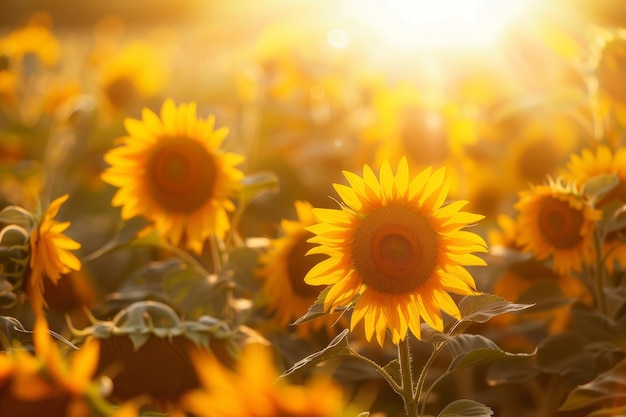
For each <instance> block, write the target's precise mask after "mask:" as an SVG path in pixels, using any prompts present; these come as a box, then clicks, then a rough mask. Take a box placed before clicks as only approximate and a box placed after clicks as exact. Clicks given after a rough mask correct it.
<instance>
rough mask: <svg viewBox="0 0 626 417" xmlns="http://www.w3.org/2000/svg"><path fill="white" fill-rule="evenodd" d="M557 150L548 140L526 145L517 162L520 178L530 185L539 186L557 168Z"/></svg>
mask: <svg viewBox="0 0 626 417" xmlns="http://www.w3.org/2000/svg"><path fill="white" fill-rule="evenodd" d="M558 154H559V152H558V150H557V149H556V147H555V146H554V144H553V143H551V142H550V141H549V140H537V141H535V142H533V143H530V144H528V145H527V146H526V147H525V148H524V149H523V150H522V153H521V155H520V157H519V160H518V170H519V171H518V172H519V175H520V176H521V178H522V179H523V180H525V181H527V182H530V183H532V184H541V183H542V182H544V181H545V179H546V176H547V175H549V174H553V173H554V171H555V170H556V169H557V168H558V166H559V163H560V161H559V157H558V156H557V155H558Z"/></svg>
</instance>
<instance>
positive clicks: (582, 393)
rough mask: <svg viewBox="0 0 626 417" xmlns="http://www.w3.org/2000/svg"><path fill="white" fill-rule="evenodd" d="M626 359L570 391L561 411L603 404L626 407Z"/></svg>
mask: <svg viewBox="0 0 626 417" xmlns="http://www.w3.org/2000/svg"><path fill="white" fill-rule="evenodd" d="M625 392H626V359H625V360H622V361H621V362H619V363H618V364H616V365H615V366H614V367H613V368H612V369H610V370H609V371H607V372H604V373H602V374H600V375H599V376H598V377H597V378H595V379H594V380H593V381H591V382H589V383H586V384H584V385H580V386H578V387H576V388H574V389H573V390H572V391H570V393H569V395H568V396H567V398H566V399H565V402H564V403H563V405H561V407H560V408H559V411H571V410H578V409H580V408H586V407H589V406H592V405H596V404H598V403H601V402H607V403H609V404H612V405H613V406H617V405H620V406H624V405H626V395H625V394H624V393H625Z"/></svg>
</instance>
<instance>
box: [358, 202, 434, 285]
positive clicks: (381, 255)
mask: <svg viewBox="0 0 626 417" xmlns="http://www.w3.org/2000/svg"><path fill="white" fill-rule="evenodd" d="M437 248H438V238H437V234H436V232H435V231H434V230H433V228H432V227H431V226H430V224H429V223H428V221H427V219H426V218H425V217H424V216H423V215H421V214H420V213H418V212H416V211H414V210H412V209H410V208H408V207H401V206H388V207H382V208H380V209H378V210H376V211H374V212H373V213H371V214H369V215H367V216H366V217H365V218H364V219H363V220H362V222H361V224H360V225H359V227H358V229H357V230H356V232H355V234H354V243H353V252H352V258H353V261H354V265H355V268H356V270H357V271H358V273H359V275H360V276H361V277H362V280H363V283H364V284H366V285H368V286H370V287H372V288H374V289H376V290H378V291H380V292H384V293H388V294H406V293H408V292H412V291H414V290H416V289H418V288H419V287H421V286H422V284H424V283H425V282H426V281H428V279H429V278H430V277H431V275H432V273H433V271H434V270H435V267H436V265H437Z"/></svg>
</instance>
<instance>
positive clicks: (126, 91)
mask: <svg viewBox="0 0 626 417" xmlns="http://www.w3.org/2000/svg"><path fill="white" fill-rule="evenodd" d="M104 94H105V95H106V96H107V98H108V99H109V101H110V102H111V104H112V105H113V106H114V107H116V108H123V107H125V106H126V105H128V104H129V103H131V102H132V101H133V100H134V99H135V96H136V95H137V90H136V89H135V84H133V82H132V80H131V79H130V78H128V77H119V78H116V79H115V80H113V81H111V82H110V83H109V84H108V85H107V86H106V87H105V88H104Z"/></svg>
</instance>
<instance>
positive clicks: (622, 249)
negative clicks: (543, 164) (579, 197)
mask: <svg viewBox="0 0 626 417" xmlns="http://www.w3.org/2000/svg"><path fill="white" fill-rule="evenodd" d="M610 174H615V175H617V178H618V183H617V185H616V186H615V188H613V189H612V190H611V191H610V192H609V193H608V194H607V195H606V196H604V197H602V198H601V199H600V200H599V201H597V202H596V203H595V204H596V207H597V208H598V209H601V208H602V207H604V206H605V205H606V204H607V203H610V202H612V201H616V200H617V201H619V202H621V203H622V204H626V149H624V148H620V149H617V150H616V151H615V152H613V151H611V149H610V148H609V147H608V146H606V145H600V146H598V147H597V148H596V149H595V152H594V151H592V150H589V149H584V150H582V152H581V154H580V155H572V156H571V158H570V160H569V162H568V163H567V170H566V171H565V172H564V173H563V177H564V178H567V179H569V180H571V181H574V183H575V184H576V185H577V186H579V187H583V186H584V184H585V183H586V182H587V181H589V180H590V179H592V178H594V177H596V176H598V175H610ZM604 249H605V251H606V253H607V255H608V257H607V267H608V268H609V270H612V269H613V266H614V263H615V262H616V261H617V262H619V263H620V264H621V265H622V266H624V265H626V245H624V244H623V242H622V241H621V239H620V238H619V235H618V234H617V233H611V234H609V235H608V236H606V240H605V246H604Z"/></svg>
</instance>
